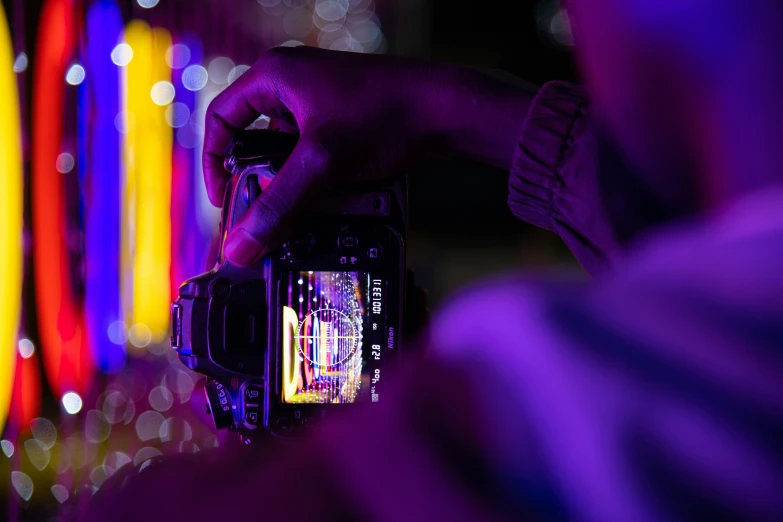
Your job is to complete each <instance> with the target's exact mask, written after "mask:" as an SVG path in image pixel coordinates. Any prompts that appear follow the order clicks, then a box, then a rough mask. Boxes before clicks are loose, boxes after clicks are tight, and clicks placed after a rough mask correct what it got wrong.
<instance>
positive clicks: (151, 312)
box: [123, 20, 173, 342]
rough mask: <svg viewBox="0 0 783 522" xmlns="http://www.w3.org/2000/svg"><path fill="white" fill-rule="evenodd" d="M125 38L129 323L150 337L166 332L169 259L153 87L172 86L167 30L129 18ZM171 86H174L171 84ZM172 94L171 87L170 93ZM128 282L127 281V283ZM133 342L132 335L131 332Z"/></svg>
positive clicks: (165, 177)
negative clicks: (130, 274)
mask: <svg viewBox="0 0 783 522" xmlns="http://www.w3.org/2000/svg"><path fill="white" fill-rule="evenodd" d="M125 42H126V43H127V44H128V45H129V46H130V47H131V48H132V49H133V59H132V60H131V61H130V63H129V64H128V66H127V84H126V89H125V96H126V99H127V119H128V121H127V130H128V132H127V133H126V135H125V162H126V163H125V164H126V166H127V170H126V186H125V190H126V192H125V202H124V203H125V210H124V219H125V220H126V221H125V224H126V225H127V226H128V227H129V234H128V236H127V240H128V241H127V243H126V245H124V247H123V248H124V253H123V257H124V260H125V263H126V264H130V266H129V267H128V268H132V272H133V281H132V285H131V288H132V296H133V298H132V301H131V303H130V306H129V307H128V306H127V304H128V303H126V310H125V311H126V314H127V315H126V316H129V317H130V318H131V320H130V321H129V323H130V324H132V325H134V326H137V327H140V328H142V329H145V330H146V329H147V328H148V329H149V333H150V334H151V340H152V342H159V341H161V340H163V339H164V338H165V337H166V336H167V335H168V326H169V303H170V298H171V295H170V283H169V270H170V264H171V216H170V207H171V155H172V152H171V149H172V134H173V133H172V129H171V127H170V126H169V125H168V123H166V116H165V114H166V105H168V104H169V103H171V101H172V100H171V99H167V98H166V97H165V96H163V95H162V94H165V93H166V89H165V88H163V89H158V88H159V87H161V86H163V87H166V85H165V84H162V83H161V82H166V83H167V84H168V85H169V86H171V83H170V81H171V68H170V67H169V65H168V64H167V63H166V51H167V50H168V48H169V47H170V46H171V36H170V35H169V33H168V31H166V30H165V29H161V28H154V29H150V27H149V26H148V25H147V24H146V23H145V22H141V21H138V20H134V21H132V22H131V23H130V24H128V26H127V28H126V30H125ZM171 90H172V91H173V88H172V89H171ZM172 94H173V93H172ZM126 288H127V286H126ZM131 342H133V336H131Z"/></svg>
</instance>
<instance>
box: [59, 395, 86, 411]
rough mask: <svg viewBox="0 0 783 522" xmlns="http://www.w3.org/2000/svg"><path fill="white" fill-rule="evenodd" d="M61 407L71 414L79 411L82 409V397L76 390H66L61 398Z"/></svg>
mask: <svg viewBox="0 0 783 522" xmlns="http://www.w3.org/2000/svg"><path fill="white" fill-rule="evenodd" d="M62 403H63V408H65V411H66V413H70V414H71V415H73V414H75V413H79V411H81V409H82V398H81V397H79V394H78V393H76V392H67V393H65V394H64V395H63V398H62Z"/></svg>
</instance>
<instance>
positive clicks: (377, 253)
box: [367, 246, 383, 259]
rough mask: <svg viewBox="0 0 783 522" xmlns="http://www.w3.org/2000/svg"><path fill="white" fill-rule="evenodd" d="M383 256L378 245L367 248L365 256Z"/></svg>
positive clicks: (378, 257)
mask: <svg viewBox="0 0 783 522" xmlns="http://www.w3.org/2000/svg"><path fill="white" fill-rule="evenodd" d="M381 256H383V250H382V249H381V247H380V246H374V247H370V248H369V249H367V257H368V258H370V259H380V258H381Z"/></svg>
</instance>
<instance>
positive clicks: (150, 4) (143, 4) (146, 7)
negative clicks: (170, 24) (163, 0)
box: [136, 0, 160, 9]
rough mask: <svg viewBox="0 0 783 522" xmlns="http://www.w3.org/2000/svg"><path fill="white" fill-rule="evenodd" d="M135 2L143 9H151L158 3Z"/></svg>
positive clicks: (155, 1)
mask: <svg viewBox="0 0 783 522" xmlns="http://www.w3.org/2000/svg"><path fill="white" fill-rule="evenodd" d="M136 1H137V2H138V4H139V5H140V6H141V7H143V8H145V9H151V8H153V7H155V6H156V5H158V2H159V1H160V0H136Z"/></svg>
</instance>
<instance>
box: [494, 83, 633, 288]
mask: <svg viewBox="0 0 783 522" xmlns="http://www.w3.org/2000/svg"><path fill="white" fill-rule="evenodd" d="M597 164H598V142H597V133H596V129H595V125H593V124H592V117H591V115H590V109H589V104H588V103H587V101H586V100H585V96H584V92H583V90H582V89H581V88H580V87H579V86H576V85H573V84H568V83H565V82H550V83H548V84H546V85H544V86H543V87H542V88H541V90H540V91H539V92H538V94H537V95H536V97H535V98H534V100H533V103H532V104H531V107H530V110H529V112H528V115H527V118H526V119H525V123H524V126H523V129H522V134H521V136H520V138H519V146H518V147H517V150H516V152H515V154H514V159H513V167H512V171H511V176H510V177H509V182H508V188H509V196H508V205H509V208H511V211H512V212H513V213H514V215H515V216H517V217H518V218H520V219H522V220H523V221H527V222H528V223H532V224H533V225H536V226H539V227H541V228H544V229H547V230H551V231H553V232H556V233H557V234H558V235H559V236H560V237H561V238H562V239H563V241H564V242H565V243H566V245H568V247H569V248H570V249H571V251H572V252H573V253H574V255H575V256H576V258H577V260H578V261H579V262H580V263H581V264H582V266H583V267H584V268H585V269H586V270H587V271H588V272H590V273H591V274H597V273H600V272H601V271H603V270H607V269H609V268H611V266H612V260H613V258H614V256H615V255H616V253H617V252H618V250H619V245H618V242H617V240H616V239H615V237H614V232H613V228H612V225H611V223H610V221H609V216H608V215H607V213H606V210H605V208H606V207H605V205H604V204H603V201H602V199H601V194H600V190H599V179H598V169H597V168H596V166H597Z"/></svg>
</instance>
